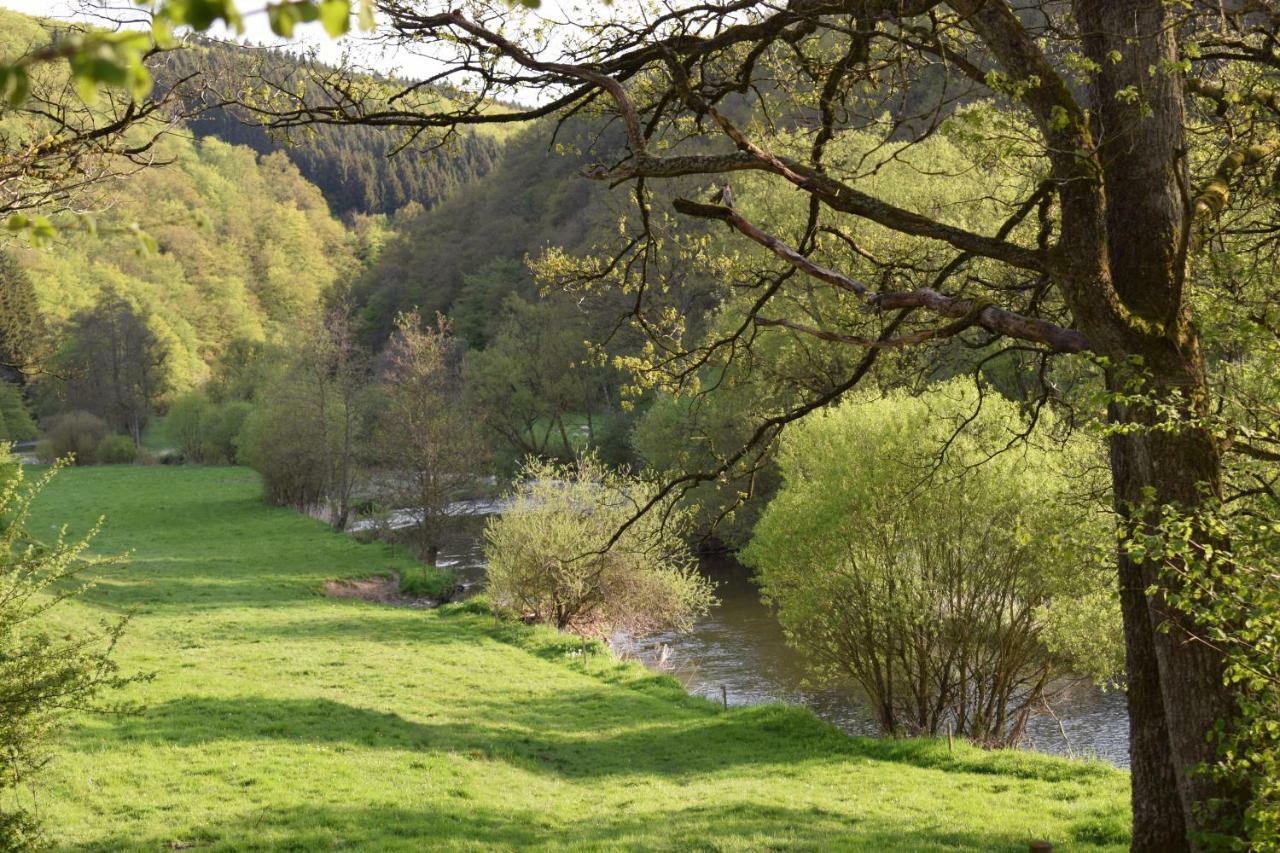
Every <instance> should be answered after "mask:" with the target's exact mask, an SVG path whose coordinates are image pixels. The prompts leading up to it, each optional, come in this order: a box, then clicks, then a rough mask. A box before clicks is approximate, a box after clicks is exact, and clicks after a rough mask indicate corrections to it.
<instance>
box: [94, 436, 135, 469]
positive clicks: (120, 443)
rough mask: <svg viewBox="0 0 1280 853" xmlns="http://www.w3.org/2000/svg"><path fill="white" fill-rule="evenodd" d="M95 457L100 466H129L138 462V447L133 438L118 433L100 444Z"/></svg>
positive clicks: (95, 451) (107, 437)
mask: <svg viewBox="0 0 1280 853" xmlns="http://www.w3.org/2000/svg"><path fill="white" fill-rule="evenodd" d="M93 455H94V458H95V459H96V460H97V462H98V464H99V465H128V464H130V463H132V462H134V461H135V460H137V458H138V446H137V445H136V444H134V443H133V439H132V438H130V437H129V436H127V435H121V434H120V433H118V432H117V433H112V434H111V435H108V436H106V437H105V438H103V439H102V441H100V442H98V446H97V448H96V449H95V450H94V454H93Z"/></svg>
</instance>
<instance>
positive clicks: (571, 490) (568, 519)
mask: <svg viewBox="0 0 1280 853" xmlns="http://www.w3.org/2000/svg"><path fill="white" fill-rule="evenodd" d="M654 494H655V487H654V486H653V485H652V484H650V483H646V482H644V481H642V480H640V479H638V478H636V477H632V476H629V475H627V474H625V473H617V472H614V471H611V470H609V469H608V468H606V467H605V466H604V465H602V464H601V463H600V462H599V460H598V459H596V458H595V457H586V458H584V459H581V460H579V461H577V462H575V463H571V464H557V463H553V462H541V461H536V460H531V461H529V462H527V463H526V464H525V465H524V467H523V468H522V470H521V480H520V482H519V484H518V485H517V486H516V488H515V489H514V491H513V492H512V493H511V494H510V495H508V502H509V508H508V509H507V510H506V511H505V512H503V513H502V515H501V516H499V517H498V518H493V519H490V520H489V522H488V523H487V524H486V526H485V557H486V558H487V560H488V564H489V569H488V579H489V581H488V582H489V594H490V596H491V598H492V600H493V603H494V605H495V607H496V608H511V609H513V610H515V611H517V612H518V613H520V614H521V615H522V616H524V617H525V618H527V619H530V620H532V621H536V622H543V623H546V624H549V625H554V626H555V627H557V628H560V629H562V630H569V631H573V632H575V633H579V634H583V635H594V636H607V635H609V634H611V633H613V632H615V631H628V632H632V633H641V632H649V631H656V630H666V629H676V630H687V629H688V628H689V627H690V626H691V625H692V622H693V620H694V619H695V618H696V617H697V616H699V615H701V614H703V613H705V612H707V610H708V608H710V607H711V606H712V604H714V603H715V597H714V595H713V594H712V585H711V583H710V581H708V580H707V579H706V578H704V577H703V576H702V575H700V574H699V573H698V571H697V568H696V561H695V559H694V557H693V554H692V552H691V551H690V549H689V547H688V546H687V545H686V544H685V542H684V540H683V539H682V538H681V534H682V533H683V532H685V531H686V530H687V529H688V527H689V520H690V519H689V514H688V513H687V512H685V511H683V510H680V509H678V508H677V507H675V506H674V505H673V503H672V502H671V501H661V502H659V504H658V505H657V506H655V507H654V508H653V509H652V510H651V511H650V512H648V513H646V514H644V515H642V516H640V517H639V518H638V519H635V520H634V522H633V523H631V524H630V526H628V527H626V529H625V530H623V527H624V525H626V524H627V523H628V522H629V521H632V519H633V517H634V516H635V513H636V511H637V509H638V508H639V507H641V506H643V505H644V504H645V503H647V502H648V501H649V500H650V499H651V498H652V497H653V496H654ZM619 531H621V534H620V535H619V536H618V540H617V541H616V542H614V543H613V544H612V545H610V544H609V542H610V539H611V538H612V537H613V536H614V535H615V534H618V533H619Z"/></svg>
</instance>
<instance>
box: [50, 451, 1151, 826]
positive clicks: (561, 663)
mask: <svg viewBox="0 0 1280 853" xmlns="http://www.w3.org/2000/svg"><path fill="white" fill-rule="evenodd" d="M37 509H38V512H37V517H36V518H35V519H34V522H35V523H34V524H33V530H36V531H41V530H44V531H50V532H52V529H53V528H54V527H55V526H56V525H58V524H60V523H63V522H66V523H69V524H70V525H71V527H72V530H73V531H83V530H85V529H87V528H88V527H89V526H90V525H91V524H92V523H93V521H94V520H95V519H96V518H97V516H98V515H99V514H100V513H103V512H105V514H106V516H107V518H106V525H105V528H104V530H103V532H102V534H101V535H100V537H99V538H98V539H97V541H96V546H95V551H96V552H98V553H121V552H128V553H129V555H130V557H129V560H128V563H127V565H123V566H118V567H112V568H108V569H106V570H104V573H103V581H102V582H101V583H100V584H99V585H98V586H97V587H96V588H95V589H93V590H92V591H91V592H90V593H89V594H88V595H87V597H86V599H85V603H84V604H75V605H73V606H71V607H68V608H65V609H64V612H63V615H62V617H61V618H62V619H63V620H65V621H66V622H67V623H68V625H67V627H68V628H74V624H73V623H75V622H77V621H78V620H93V621H97V620H99V619H101V618H103V617H111V616H114V615H116V614H120V613H124V612H133V614H134V616H133V622H132V624H131V626H130V627H129V629H128V633H127V636H126V638H125V640H124V642H123V644H122V647H121V649H120V651H119V655H118V659H119V660H120V662H121V663H122V665H123V667H124V669H125V671H126V672H138V671H145V672H151V673H154V674H155V677H154V679H152V680H150V681H148V682H145V683H141V684H138V685H136V686H134V687H132V688H130V689H129V691H128V696H127V698H128V699H130V700H133V701H136V702H137V703H139V704H140V706H141V710H140V711H139V713H137V714H135V715H130V716H109V715H93V716H84V717H81V718H78V719H77V720H76V721H75V722H74V724H73V725H72V726H71V727H70V728H69V729H68V730H67V732H66V733H65V735H64V736H63V739H62V747H61V749H60V750H59V752H58V754H57V755H56V757H55V761H54V763H53V764H52V765H51V767H50V768H49V770H48V771H47V773H46V776H45V777H44V782H45V784H44V785H43V786H42V791H41V793H40V796H39V805H40V810H41V812H42V814H43V816H44V818H45V822H46V824H47V826H48V827H49V830H50V836H51V839H50V840H51V841H52V842H53V843H54V845H55V847H57V848H60V849H68V850H75V849H86V850H87V849H92V850H100V849H141V850H158V849H188V848H193V849H215V850H217V849H223V850H248V849H295V850H326V849H338V848H342V849H352V850H423V849H439V848H473V849H495V848H496V849H516V848H519V849H528V848H535V849H566V848H578V849H581V848H587V849H635V848H644V849H682V850H683V849H708V850H721V849H765V848H785V849H789V850H790V849H823V850H827V849H855V850H877V851H879V850H911V851H929V850H958V849H960V850H969V849H972V850H1002V849H1003V850H1011V851H1012V850H1026V849H1027V843H1028V842H1029V841H1030V840H1033V839H1038V838H1043V839H1045V840H1048V841H1051V842H1054V843H1055V844H1056V845H1059V847H1058V848H1057V849H1060V850H1093V849H1108V850H1121V849H1127V845H1128V805H1127V800H1128V795H1127V783H1128V777H1127V776H1126V775H1125V774H1124V773H1122V772H1119V771H1116V770H1114V769H1111V768H1109V767H1107V766H1104V765H1102V764H1086V763H1080V762H1069V761H1065V760H1061V759H1055V758H1050V757H1046V756H1042V755H1037V754H1031V753H1022V752H996V753H990V752H983V751H980V750H977V749H973V748H969V747H964V746H960V745H957V746H956V750H955V753H954V754H953V755H952V754H948V751H947V746H946V743H945V742H941V743H940V742H937V741H929V740H919V741H890V740H873V739H857V738H850V737H847V736H845V735H843V734H841V733H839V732H837V731H836V730H835V729H833V728H831V727H830V726H828V725H826V724H825V723H822V722H819V721H818V720H816V719H815V718H814V717H813V716H812V715H811V714H810V713H809V712H808V711H805V710H802V709H797V708H788V707H783V706H759V707H754V708H743V709H734V710H731V711H729V712H724V711H722V710H721V709H720V708H719V707H717V706H716V705H714V704H712V703H709V702H707V701H705V700H702V699H698V698H695V697H690V696H688V695H686V694H685V693H683V691H681V690H680V688H679V687H678V685H676V684H675V683H674V681H672V680H671V679H669V678H665V677H662V676H656V675H653V674H651V673H648V672H646V671H645V670H643V669H642V668H640V667H639V666H638V665H636V664H628V663H620V662H618V661H616V660H614V659H613V658H611V657H610V656H609V655H608V654H606V653H603V652H600V651H598V650H595V649H594V648H593V647H586V648H585V649H584V647H583V645H582V644H581V643H580V642H579V641H577V640H575V639H572V638H568V637H564V636H560V635H556V634H554V633H552V632H549V631H544V630H534V629H530V628H526V627H524V626H521V625H511V624H506V623H502V624H499V623H496V622H495V620H494V619H493V617H492V616H490V615H488V614H487V613H483V612H480V608H478V607H477V608H468V607H467V606H465V605H462V606H452V607H447V608H444V609H442V610H439V611H419V610H407V609H395V608H388V607H382V606H379V605H375V604H367V603H362V602H358V601H349V600H336V599H329V598H325V597H323V595H322V594H321V590H322V587H323V584H324V581H325V580H327V579H333V578H345V577H358V576H368V575H370V574H374V573H378V572H384V571H387V570H390V569H393V568H395V567H396V566H399V565H403V558H402V557H400V556H399V555H397V554H395V553H393V552H392V551H390V550H389V549H387V548H386V546H383V545H381V544H367V545H363V544H359V543H357V542H356V541H354V540H353V539H351V538H350V537H347V536H343V535H339V534H336V533H332V532H330V531H328V530H327V529H326V528H324V527H323V526H322V525H321V524H320V523H319V522H316V521H314V520H312V519H309V518H306V517H303V516H301V515H298V514H295V513H293V512H290V511H288V510H283V509H273V508H268V507H265V506H264V505H263V504H262V503H261V501H260V498H259V485H258V480H257V477H256V475H255V474H253V473H252V472H250V471H247V470H244V469H239V468H201V467H184V468H169V467H103V468H88V469H79V470H68V471H63V472H61V473H59V474H58V476H57V477H56V479H55V480H54V482H53V483H52V485H51V486H50V487H49V488H48V489H47V491H46V492H45V493H44V495H43V496H42V497H41V499H40V500H39V502H38V507H37Z"/></svg>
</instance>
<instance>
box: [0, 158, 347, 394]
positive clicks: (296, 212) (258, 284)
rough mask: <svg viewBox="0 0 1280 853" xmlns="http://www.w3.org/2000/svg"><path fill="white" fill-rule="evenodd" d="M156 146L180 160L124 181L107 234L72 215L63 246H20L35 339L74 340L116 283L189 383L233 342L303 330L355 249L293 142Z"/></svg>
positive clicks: (275, 338) (169, 369)
mask: <svg viewBox="0 0 1280 853" xmlns="http://www.w3.org/2000/svg"><path fill="white" fill-rule="evenodd" d="M157 155H158V156H159V157H162V158H164V159H167V160H171V162H170V163H169V165H166V166H163V167H158V168H155V169H151V170H147V171H143V172H139V173H138V174H135V175H132V176H130V177H129V178H128V179H127V181H123V182H121V183H120V184H119V185H118V187H117V191H116V193H115V202H114V204H113V205H112V207H111V208H109V209H108V210H106V211H103V212H102V213H101V214H99V215H98V217H97V234H96V235H93V234H88V233H85V232H84V231H82V230H77V229H65V230H64V231H62V232H60V235H59V239H58V242H57V245H56V248H55V249H54V250H53V251H44V250H37V249H21V250H15V251H14V255H15V257H16V258H17V259H18V261H19V263H20V264H21V268H22V270H23V273H24V275H25V276H26V277H28V278H29V280H30V281H31V283H32V286H33V289H34V296H35V299H36V301H37V305H38V315H39V317H40V318H41V320H42V322H44V323H45V324H46V325H47V326H48V327H49V331H48V332H47V333H38V334H37V336H36V337H35V339H34V340H35V341H36V342H37V343H40V342H44V343H45V344H46V345H48V343H49V342H50V341H51V340H53V341H58V340H61V341H62V342H63V344H64V345H66V346H75V340H74V338H75V329H74V328H73V326H72V325H71V323H70V320H71V317H72V316H73V315H76V314H81V313H83V312H86V311H90V310H91V309H93V308H94V306H95V305H97V304H98V303H99V302H101V301H102V299H103V297H104V295H106V294H108V293H114V294H117V295H118V296H120V297H121V298H123V299H124V300H125V301H127V302H128V303H129V304H130V305H132V306H133V308H134V310H136V312H137V313H138V314H139V315H141V317H142V318H143V319H144V321H145V323H146V326H147V328H148V329H149V330H150V334H152V335H153V336H154V337H155V339H156V340H157V342H158V346H159V347H160V351H161V353H162V354H163V357H164V362H165V370H166V373H167V374H168V376H169V384H170V385H171V386H172V388H173V390H174V391H178V392H182V391H187V390H191V389H193V388H197V387H200V386H201V385H202V384H204V383H205V382H206V381H208V380H209V378H210V377H211V375H212V373H213V371H214V365H215V364H216V363H217V362H218V361H219V360H220V356H221V354H222V353H224V352H228V351H230V350H234V349H236V348H241V349H243V348H245V347H253V346H261V345H263V344H264V343H266V342H283V341H284V340H285V339H287V338H290V337H292V335H293V328H294V327H295V325H296V323H297V321H298V319H299V318H303V319H305V318H307V317H309V316H313V315H316V314H318V313H319V312H320V310H321V302H322V299H323V297H324V296H325V294H327V293H329V292H330V291H332V290H333V289H335V288H336V286H337V285H338V284H339V283H340V282H341V281H342V280H344V277H345V276H346V275H348V274H349V273H350V272H352V271H353V269H354V265H355V260H354V258H353V255H352V246H351V245H350V244H349V243H348V242H347V237H346V232H345V231H344V229H343V227H342V226H341V225H340V224H339V223H338V222H337V221H336V220H334V219H333V217H332V216H331V215H330V213H329V210H328V207H327V205H326V204H325V200H324V198H323V196H322V195H321V194H320V192H319V191H318V190H317V189H316V188H315V187H314V186H312V185H311V184H309V183H308V182H307V181H306V180H305V179H304V178H303V177H302V176H301V175H300V174H299V172H298V171H297V169H296V168H295V167H294V166H293V165H292V164H290V162H289V161H288V158H287V157H285V155H283V154H271V155H266V156H265V157H261V158H259V157H258V156H256V155H255V154H254V153H253V152H252V151H250V150H249V149H246V148H243V147H239V146H230V145H227V144H225V143H222V142H219V141H218V140H215V139H206V140H204V141H202V142H199V143H191V142H189V141H186V140H183V139H181V138H179V137H176V136H172V137H166V139H165V140H164V141H163V143H161V144H160V150H159V151H158V152H157ZM139 233H142V234H144V235H145V236H146V237H147V238H148V241H151V242H148V243H147V244H145V245H143V244H140V243H139V237H138V234H139ZM0 279H3V273H2V272H0ZM24 340H26V338H24Z"/></svg>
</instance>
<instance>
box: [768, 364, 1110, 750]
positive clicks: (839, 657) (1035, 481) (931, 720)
mask: <svg viewBox="0 0 1280 853" xmlns="http://www.w3.org/2000/svg"><path fill="white" fill-rule="evenodd" d="M961 426H963V429H959V428H960V427H961ZM1021 427H1022V421H1021V418H1020V416H1019V412H1018V409H1017V407H1016V406H1015V405H1014V404H1013V403H1011V402H1009V401H1007V400H1004V399H1003V398H1000V397H998V396H996V395H992V394H988V395H986V398H985V399H980V398H979V397H978V394H977V393H976V391H975V389H974V388H973V386H972V383H968V382H966V381H965V380H957V381H956V382H954V383H950V384H948V385H945V386H942V387H941V388H940V389H938V390H936V391H935V392H933V393H931V394H929V395H927V396H925V397H911V396H908V395H907V394H905V393H894V394H890V395H888V396H886V397H884V398H883V399H879V400H870V399H865V398H864V399H860V400H854V401H849V402H846V403H844V404H842V405H840V406H838V407H836V408H834V409H830V410H827V411H825V412H822V413H820V414H818V415H816V416H812V417H810V418H807V419H806V420H805V421H803V422H802V423H801V424H799V425H797V426H796V427H795V428H794V429H793V431H792V432H790V433H788V434H787V436H786V438H785V439H784V441H783V443H782V447H781V450H780V456H779V460H780V465H781V469H782V473H783V478H784V482H783V485H782V488H781V489H780V490H779V492H778V495H777V497H775V498H774V500H773V501H772V502H771V503H770V504H769V506H768V507H767V509H766V510H765V512H764V514H763V515H762V517H761V520H760V522H759V523H758V524H757V525H756V528H755V530H754V532H753V534H752V539H751V544H750V545H749V547H748V548H747V549H746V551H745V552H744V554H743V557H744V559H745V560H746V561H747V562H748V563H749V564H750V565H753V566H754V567H755V568H756V569H757V572H758V577H759V580H760V582H761V589H762V592H763V593H764V595H765V597H766V599H767V600H769V601H770V602H771V603H773V604H775V605H776V606H777V607H778V617H779V620H780V621H781V622H782V625H783V627H784V628H785V629H786V631H787V634H788V637H789V638H790V639H791V640H792V642H794V644H795V645H797V646H798V647H799V648H800V650H801V651H802V652H804V653H805V654H806V656H807V657H808V658H809V659H810V661H811V663H812V665H813V668H814V670H815V672H816V674H817V675H818V676H819V677H823V678H827V679H830V680H842V679H849V678H852V679H853V680H854V681H856V682H857V683H858V684H859V685H860V686H861V687H862V688H863V689H864V691H865V692H866V694H867V695H868V697H869V698H870V700H871V702H872V705H873V707H874V709H875V711H876V713H877V715H878V717H879V721H880V724H881V727H882V728H883V730H884V731H885V732H886V733H892V734H937V733H938V732H939V730H940V728H941V727H942V726H943V725H945V724H946V723H948V722H950V723H952V724H953V725H955V727H956V730H957V731H958V732H960V733H961V734H964V735H967V736H969V737H970V738H972V739H974V740H976V741H979V742H982V743H1011V742H1017V741H1018V740H1020V739H1021V736H1022V731H1023V726H1024V725H1025V723H1026V720H1027V718H1028V716H1029V715H1030V714H1031V713H1032V712H1033V711H1034V710H1036V709H1038V708H1039V707H1041V706H1042V705H1043V702H1044V701H1045V699H1046V697H1047V696H1048V695H1049V691H1051V690H1052V689H1053V686H1054V685H1055V684H1057V683H1060V681H1061V679H1062V678H1063V677H1064V676H1067V675H1070V674H1071V673H1072V672H1073V671H1076V672H1078V671H1084V672H1087V673H1090V674H1093V675H1095V677H1098V678H1105V677H1106V676H1107V675H1110V674H1113V673H1115V672H1117V671H1119V669H1120V665H1121V655H1120V652H1121V648H1122V644H1121V642H1120V637H1119V623H1120V620H1119V613H1118V607H1117V603H1116V601H1115V595H1114V592H1112V593H1111V594H1110V595H1108V594H1106V591H1107V590H1113V589H1114V578H1113V575H1112V572H1111V571H1109V570H1108V568H1107V560H1106V557H1107V552H1106V548H1105V546H1104V545H1096V543H1106V542H1107V537H1106V534H1105V531H1106V529H1107V528H1106V527H1105V524H1104V522H1105V520H1106V518H1107V515H1106V511H1105V509H1104V508H1101V507H1098V506H1095V505H1093V504H1091V503H1090V502H1089V501H1088V500H1085V499H1074V498H1073V489H1075V488H1079V489H1080V491H1082V492H1083V491H1085V487H1086V485H1087V479H1086V481H1085V482H1081V481H1079V480H1073V478H1072V477H1071V476H1069V473H1068V471H1066V470H1064V463H1065V462H1068V461H1069V460H1070V458H1071V454H1070V453H1064V452H1063V451H1062V450H1061V449H1059V448H1056V447H1055V448H1053V449H1052V450H1043V449H1039V448H1037V447H1035V446H1032V445H1030V444H1028V443H1019V442H1018V441H1017V440H1016V436H1017V434H1018V431H1019V430H1020V429H1021ZM957 430H959V431H957ZM944 446H945V452H944V451H943V448H944ZM1091 545H1094V546H1095V547H1093V548H1091V547H1090V546H1091Z"/></svg>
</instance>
